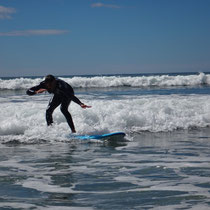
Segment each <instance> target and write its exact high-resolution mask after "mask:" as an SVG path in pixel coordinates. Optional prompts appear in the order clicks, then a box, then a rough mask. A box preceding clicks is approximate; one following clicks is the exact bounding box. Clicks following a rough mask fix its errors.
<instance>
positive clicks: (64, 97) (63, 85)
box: [26, 75, 91, 133]
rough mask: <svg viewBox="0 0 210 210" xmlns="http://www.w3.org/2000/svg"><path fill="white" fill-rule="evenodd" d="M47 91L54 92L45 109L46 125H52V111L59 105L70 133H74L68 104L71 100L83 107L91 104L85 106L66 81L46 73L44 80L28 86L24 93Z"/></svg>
mask: <svg viewBox="0 0 210 210" xmlns="http://www.w3.org/2000/svg"><path fill="white" fill-rule="evenodd" d="M45 91H48V92H49V93H51V94H54V95H53V97H52V99H51V100H50V102H49V105H48V107H47V110H46V121H47V125H48V126H49V125H52V123H53V118H52V114H53V111H54V110H55V109H56V108H57V107H58V106H59V105H61V106H60V110H61V112H62V113H63V115H64V116H65V118H66V121H67V123H68V125H69V127H70V128H71V131H72V133H76V130H75V126H74V122H73V120H72V117H71V114H70V113H69V111H68V107H69V104H70V103H71V101H74V102H75V103H77V104H78V105H80V106H81V107H82V108H83V109H86V108H91V106H87V105H85V104H84V103H82V102H81V101H80V100H79V99H78V98H77V97H76V96H75V95H74V90H73V88H72V87H71V85H69V84H68V83H67V82H65V81H63V80H61V79H58V78H55V77H54V76H53V75H47V76H46V77H45V80H44V81H42V82H41V83H40V84H39V85H37V86H34V87H31V88H29V89H28V90H27V91H26V93H27V94H28V95H29V96H32V95H35V94H39V93H43V92H45Z"/></svg>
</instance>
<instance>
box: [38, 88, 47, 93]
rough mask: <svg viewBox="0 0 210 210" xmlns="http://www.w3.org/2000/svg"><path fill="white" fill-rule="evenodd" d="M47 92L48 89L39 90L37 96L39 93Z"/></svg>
mask: <svg viewBox="0 0 210 210" xmlns="http://www.w3.org/2000/svg"><path fill="white" fill-rule="evenodd" d="M45 91H47V90H46V89H39V90H37V91H36V94H38V93H43V92H45Z"/></svg>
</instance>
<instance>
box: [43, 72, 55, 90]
mask: <svg viewBox="0 0 210 210" xmlns="http://www.w3.org/2000/svg"><path fill="white" fill-rule="evenodd" d="M44 82H45V85H46V87H47V90H48V91H49V92H53V91H54V89H55V87H56V79H55V77H54V76H53V75H51V74H49V75H47V76H46V77H45V80H44Z"/></svg>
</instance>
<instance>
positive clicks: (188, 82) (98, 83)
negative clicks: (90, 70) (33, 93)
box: [0, 73, 210, 90]
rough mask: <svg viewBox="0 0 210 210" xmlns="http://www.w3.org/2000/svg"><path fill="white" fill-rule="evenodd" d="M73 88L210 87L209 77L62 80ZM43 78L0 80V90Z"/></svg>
mask: <svg viewBox="0 0 210 210" xmlns="http://www.w3.org/2000/svg"><path fill="white" fill-rule="evenodd" d="M61 79H63V80H65V81H66V82H68V83H69V84H71V85H72V86H73V87H74V88H92V87H94V88H104V87H124V86H128V87H152V86H160V87H165V86H166V87H167V86H195V85H206V84H207V85H210V75H209V74H204V73H200V74H197V75H176V76H171V75H160V76H158V75H155V76H92V77H72V78H68V77H67V78H62V77H61ZM42 80H43V78H36V79H30V78H15V79H7V80H5V79H4V80H3V79H0V90H3V89H8V90H17V89H27V88H30V87H31V86H35V85H37V84H39V83H40V82H41V81H42Z"/></svg>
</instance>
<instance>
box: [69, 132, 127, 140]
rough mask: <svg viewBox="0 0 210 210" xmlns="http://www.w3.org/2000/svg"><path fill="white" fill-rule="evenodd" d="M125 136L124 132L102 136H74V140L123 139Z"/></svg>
mask: <svg viewBox="0 0 210 210" xmlns="http://www.w3.org/2000/svg"><path fill="white" fill-rule="evenodd" d="M124 136H125V133H124V132H115V133H107V134H102V135H78V136H77V135H74V136H73V138H75V139H80V140H89V139H98V140H100V139H102V140H103V139H104V140H105V139H111V138H113V139H114V138H123V137H124Z"/></svg>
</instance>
